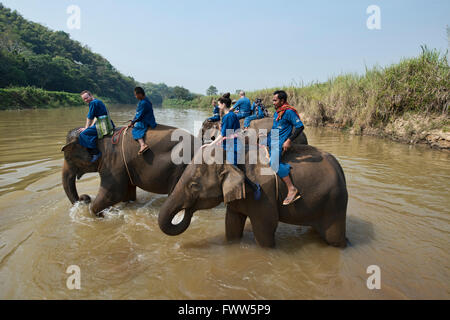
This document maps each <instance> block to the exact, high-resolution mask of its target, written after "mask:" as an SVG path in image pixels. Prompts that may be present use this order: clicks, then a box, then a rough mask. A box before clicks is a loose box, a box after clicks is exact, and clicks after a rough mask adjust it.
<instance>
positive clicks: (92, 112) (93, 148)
mask: <svg viewBox="0 0 450 320" xmlns="http://www.w3.org/2000/svg"><path fill="white" fill-rule="evenodd" d="M81 98H83V100H84V102H86V103H87V104H89V113H88V115H87V119H86V125H85V127H84V128H80V129H79V130H78V132H79V133H80V136H79V139H78V141H79V143H80V144H81V145H82V146H83V147H85V148H87V149H88V151H89V153H90V154H91V155H92V159H91V160H90V161H91V162H92V163H95V162H97V161H98V160H99V159H100V157H101V156H102V153H101V152H100V150H99V149H98V148H97V140H98V139H102V138H103V137H104V136H107V135H110V134H111V133H112V132H113V130H114V123H113V122H112V120H111V118H110V116H109V112H108V109H106V106H105V104H104V103H103V102H102V101H100V100H98V99H96V98H94V96H93V95H92V93H90V92H89V91H87V90H86V91H83V92H82V93H81Z"/></svg>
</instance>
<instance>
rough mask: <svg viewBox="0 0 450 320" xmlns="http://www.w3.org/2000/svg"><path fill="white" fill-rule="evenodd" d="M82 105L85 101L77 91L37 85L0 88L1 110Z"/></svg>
mask: <svg viewBox="0 0 450 320" xmlns="http://www.w3.org/2000/svg"><path fill="white" fill-rule="evenodd" d="M82 105H84V102H83V100H82V99H81V97H80V95H79V94H76V93H68V92H56V91H46V90H43V89H38V88H35V87H15V88H5V89H0V110H6V109H27V108H57V107H65V106H82Z"/></svg>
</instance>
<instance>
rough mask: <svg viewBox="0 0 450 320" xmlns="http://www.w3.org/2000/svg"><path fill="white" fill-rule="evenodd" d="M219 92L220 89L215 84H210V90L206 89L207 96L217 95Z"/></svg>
mask: <svg viewBox="0 0 450 320" xmlns="http://www.w3.org/2000/svg"><path fill="white" fill-rule="evenodd" d="M217 93H218V90H217V88H216V87H215V86H210V87H209V88H208V90H206V95H207V96H215V95H217Z"/></svg>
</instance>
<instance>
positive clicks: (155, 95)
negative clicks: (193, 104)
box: [139, 82, 198, 105]
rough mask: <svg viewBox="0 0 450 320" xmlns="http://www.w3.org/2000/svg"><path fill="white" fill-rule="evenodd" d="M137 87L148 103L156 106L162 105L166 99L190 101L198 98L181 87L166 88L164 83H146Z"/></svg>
mask: <svg viewBox="0 0 450 320" xmlns="http://www.w3.org/2000/svg"><path fill="white" fill-rule="evenodd" d="M139 85H140V86H141V87H142V88H143V89H144V90H145V92H146V94H147V96H148V97H149V98H150V101H151V102H152V103H154V104H157V105H160V104H162V103H163V101H164V100H166V99H170V100H174V99H175V100H186V101H192V100H193V99H194V98H196V97H197V96H198V95H196V94H193V93H191V92H189V90H188V89H185V88H183V87H179V86H176V87H168V86H167V85H166V84H164V83H159V84H155V83H151V82H147V83H141V84H139Z"/></svg>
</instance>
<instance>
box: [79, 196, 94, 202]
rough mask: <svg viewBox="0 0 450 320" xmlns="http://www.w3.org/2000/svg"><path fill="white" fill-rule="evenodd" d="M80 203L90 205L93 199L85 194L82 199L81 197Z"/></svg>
mask: <svg viewBox="0 0 450 320" xmlns="http://www.w3.org/2000/svg"><path fill="white" fill-rule="evenodd" d="M79 201H80V202H82V203H84V204H89V203H91V201H92V200H91V197H89V196H88V195H87V194H83V195H82V196H81V197H80V200H79Z"/></svg>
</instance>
